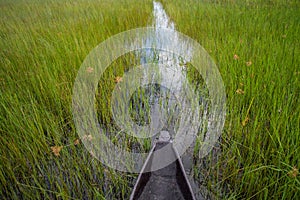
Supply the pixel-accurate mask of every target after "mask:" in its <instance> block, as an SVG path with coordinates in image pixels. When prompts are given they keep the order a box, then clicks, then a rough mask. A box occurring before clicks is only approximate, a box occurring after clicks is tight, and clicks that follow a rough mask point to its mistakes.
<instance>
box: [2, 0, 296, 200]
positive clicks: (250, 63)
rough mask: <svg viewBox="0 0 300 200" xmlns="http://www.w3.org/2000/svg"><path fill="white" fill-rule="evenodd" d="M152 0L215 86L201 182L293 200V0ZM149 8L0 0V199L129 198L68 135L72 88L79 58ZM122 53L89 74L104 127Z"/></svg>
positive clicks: (231, 194)
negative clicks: (220, 97)
mask: <svg viewBox="0 0 300 200" xmlns="http://www.w3.org/2000/svg"><path fill="white" fill-rule="evenodd" d="M162 3H163V5H164V8H165V10H166V12H167V13H168V15H169V16H170V18H171V19H172V20H173V21H174V22H175V24H176V29H177V30H178V31H180V32H182V33H184V34H186V35H188V36H190V37H191V38H193V39H195V40H196V41H198V42H199V43H200V44H201V45H202V46H203V47H204V48H205V49H206V50H207V51H208V53H209V54H210V55H211V57H212V58H213V59H214V60H215V62H216V63H217V65H218V67H219V70H220V73H221V75H222V78H223V81H224V84H225V88H226V94H227V116H226V122H225V127H224V130H223V132H222V138H221V140H220V143H219V145H218V150H217V152H218V159H217V161H214V162H212V164H211V166H210V168H208V169H207V170H206V173H205V174H204V175H205V176H207V177H209V178H208V181H207V183H205V186H206V187H207V188H208V189H209V190H211V191H212V192H213V193H215V195H216V196H218V197H219V198H224V199H298V198H299V197H300V174H299V168H300V145H299V144H300V128H299V126H300V106H299V94H300V86H299V85H300V82H299V76H300V68H299V64H300V56H299V55H300V41H299V35H300V23H299V22H300V14H299V13H300V3H299V1H296V0H294V1H292V0H291V1H279V0H269V1H262V0H254V1H242V0H228V1H225V0H219V1H213V0H211V1H208V0H204V1H196V0H186V1H183V0H163V1H162ZM152 6H153V5H152V1H150V0H141V1H139V3H137V1H134V0H122V1H118V0H110V1H109V0H87V1H84V0H75V1H69V0H62V1H58V0H45V1H38V0H30V1H23V0H14V1H7V0H1V1H0V16H1V18H0V24H1V29H0V37H1V40H0V133H1V137H0V145H1V148H0V188H1V190H0V197H3V198H4V199H88V198H89V199H128V198H129V195H130V192H131V190H132V187H133V180H134V178H135V177H136V174H128V173H121V172H117V171H114V170H112V169H110V168H107V167H105V166H104V165H102V164H101V163H100V162H99V161H98V160H96V159H94V158H93V157H92V156H91V155H90V153H89V152H87V150H86V149H85V148H84V146H83V144H82V143H81V142H80V140H79V137H78V134H77V133H76V130H75V126H74V123H73V119H72V112H71V105H72V87H73V82H74V80H75V78H76V74H77V71H78V69H79V67H80V65H81V63H82V61H83V60H84V58H85V57H86V56H87V54H88V53H89V52H90V51H91V50H92V49H93V48H94V47H95V46H96V45H98V44H99V43H100V42H102V41H104V40H105V39H107V38H109V37H110V36H112V35H114V34H117V33H119V32H122V31H125V30H129V29H133V28H137V27H144V26H147V25H149V24H151V22H152V9H153V7H152ZM131 57H132V55H130V54H128V55H126V56H124V58H120V59H118V60H116V61H115V62H114V63H113V64H112V66H111V67H110V68H109V70H108V71H107V72H106V73H105V75H104V77H103V79H102V80H100V83H99V90H101V93H99V95H102V96H99V99H100V101H97V108H98V118H99V120H100V121H101V123H104V124H110V123H112V118H111V115H110V113H109V112H110V111H109V109H108V108H107V106H106V104H107V102H109V97H110V95H111V91H112V89H113V88H114V86H115V84H116V82H118V81H119V80H120V79H119V77H121V76H122V75H123V73H124V70H126V66H128V65H126V64H128V63H130V64H132V61H131ZM191 72H193V69H191ZM190 74H191V75H192V74H193V73H190ZM191 77H192V76H191ZM192 78H193V79H194V81H195V80H197V79H198V78H199V77H197V76H195V77H192ZM96 96H97V94H96ZM141 148H142V150H143V149H146V150H147V149H148V148H149V144H145V145H144V146H143V147H141ZM208 157H209V156H208ZM208 159H209V158H208ZM194 167H195V169H197V167H198V166H197V165H196V166H194ZM201 173H203V171H200V170H199V174H201Z"/></svg>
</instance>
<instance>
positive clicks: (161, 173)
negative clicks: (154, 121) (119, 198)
mask: <svg viewBox="0 0 300 200" xmlns="http://www.w3.org/2000/svg"><path fill="white" fill-rule="evenodd" d="M162 147H165V148H166V151H164V152H163V154H162V155H158V154H156V155H155V151H156V150H158V149H161V148H162ZM174 157H175V158H176V161H174V162H173V163H171V164H169V165H167V166H166V167H164V168H161V169H159V170H156V171H152V170H151V167H152V166H153V164H155V162H160V161H162V160H163V159H170V158H174ZM174 160H175V159H174ZM130 199H132V200H141V199H145V200H146V199H147V200H149V199H159V200H160V199H166V200H168V199H170V200H176V199H178V200H181V199H182V200H193V199H195V197H194V194H193V191H192V189H191V186H190V184H189V181H188V179H187V176H186V174H185V171H184V168H183V165H182V162H181V160H180V157H179V156H178V154H177V153H176V151H175V150H174V148H173V146H172V144H171V143H170V142H157V143H156V144H155V146H154V148H153V149H152V151H151V152H150V153H149V156H148V158H147V160H146V163H145V164H144V167H143V170H142V173H141V174H140V175H139V177H138V180H137V182H136V184H135V187H134V189H133V192H132V194H131V198H130Z"/></svg>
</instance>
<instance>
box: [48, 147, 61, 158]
mask: <svg viewBox="0 0 300 200" xmlns="http://www.w3.org/2000/svg"><path fill="white" fill-rule="evenodd" d="M62 148H63V146H53V147H51V150H52V152H53V153H54V155H55V156H59V152H60V151H61V149H62Z"/></svg>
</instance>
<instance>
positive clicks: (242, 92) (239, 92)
mask: <svg viewBox="0 0 300 200" xmlns="http://www.w3.org/2000/svg"><path fill="white" fill-rule="evenodd" d="M235 92H236V93H237V94H244V93H245V92H244V91H243V90H242V89H237V90H236V91H235Z"/></svg>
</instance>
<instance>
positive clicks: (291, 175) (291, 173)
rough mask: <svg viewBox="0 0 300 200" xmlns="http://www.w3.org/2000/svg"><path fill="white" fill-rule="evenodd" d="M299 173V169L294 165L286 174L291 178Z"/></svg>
mask: <svg viewBox="0 0 300 200" xmlns="http://www.w3.org/2000/svg"><path fill="white" fill-rule="evenodd" d="M298 174H299V170H298V169H297V168H296V166H294V167H293V168H292V170H291V171H289V173H288V176H289V177H291V178H296V176H297V175H298Z"/></svg>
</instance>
